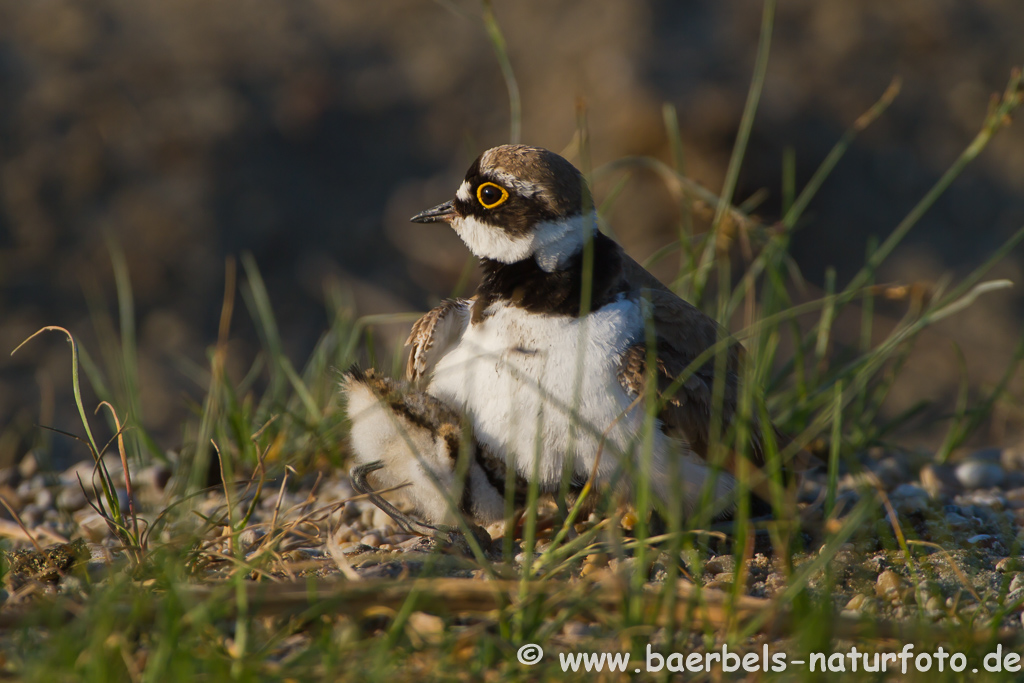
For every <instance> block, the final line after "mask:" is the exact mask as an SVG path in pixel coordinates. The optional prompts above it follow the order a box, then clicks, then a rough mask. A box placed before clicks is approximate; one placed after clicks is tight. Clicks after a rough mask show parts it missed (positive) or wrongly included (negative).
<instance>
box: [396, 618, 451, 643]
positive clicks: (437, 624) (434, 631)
mask: <svg viewBox="0 0 1024 683" xmlns="http://www.w3.org/2000/svg"><path fill="white" fill-rule="evenodd" d="M405 627H406V628H407V629H409V630H411V631H412V632H413V633H415V635H417V636H419V637H420V638H422V639H423V640H424V641H426V642H428V643H434V644H437V643H440V642H441V640H442V639H443V637H444V620H443V619H442V618H441V617H438V616H435V615H433V614H427V613H426V612H413V613H412V614H410V615H409V619H408V621H406V622H405Z"/></svg>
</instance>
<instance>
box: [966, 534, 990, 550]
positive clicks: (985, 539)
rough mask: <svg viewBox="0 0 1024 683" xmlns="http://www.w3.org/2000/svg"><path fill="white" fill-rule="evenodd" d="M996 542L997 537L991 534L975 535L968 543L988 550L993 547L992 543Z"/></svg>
mask: <svg viewBox="0 0 1024 683" xmlns="http://www.w3.org/2000/svg"><path fill="white" fill-rule="evenodd" d="M995 540H996V538H995V536H992V535H991V534H975V535H974V536H971V537H970V538H968V539H967V542H968V543H969V544H971V545H973V546H978V547H979V548H988V547H991V546H992V543H993V542H994V541H995Z"/></svg>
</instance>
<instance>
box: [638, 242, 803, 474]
mask: <svg viewBox="0 0 1024 683" xmlns="http://www.w3.org/2000/svg"><path fill="white" fill-rule="evenodd" d="M623 267H624V271H625V272H624V275H625V276H626V277H627V278H629V279H630V280H631V281H632V282H635V283H639V284H640V286H641V287H642V288H643V289H641V290H640V294H639V295H640V297H641V298H642V299H645V300H646V301H648V302H649V308H648V309H647V310H648V311H649V313H648V315H647V318H648V320H649V324H651V325H653V338H654V339H655V340H656V343H657V346H656V350H655V352H654V354H653V358H654V359H655V361H656V371H655V372H653V373H649V372H648V369H647V361H648V352H647V344H646V343H645V342H639V343H637V344H634V345H633V346H632V347H630V348H629V349H627V350H626V352H625V353H624V354H623V356H622V360H621V362H620V365H619V372H618V377H619V382H620V383H621V384H622V386H623V387H624V388H625V389H626V390H627V391H628V392H629V393H630V394H632V395H634V396H639V395H641V394H642V393H644V391H645V389H646V388H647V387H646V385H647V382H648V380H649V378H650V377H657V392H658V397H659V399H660V400H661V401H662V402H663V404H664V405H663V407H662V409H661V411H660V413H659V415H658V417H659V419H660V420H661V421H662V423H663V424H664V425H665V429H666V431H667V432H668V433H669V434H671V435H673V436H676V437H678V438H682V439H683V440H685V441H686V442H687V444H688V445H689V446H690V448H691V449H692V450H693V451H694V452H695V453H696V454H697V455H699V456H701V457H703V458H706V457H707V456H708V444H709V440H710V428H711V413H712V410H713V409H717V410H720V411H721V418H722V429H723V430H725V429H728V427H729V425H730V423H731V422H732V419H733V416H734V415H735V413H736V406H737V401H738V400H739V376H740V372H741V370H740V368H741V365H742V363H743V356H744V349H743V346H742V345H741V344H740V343H739V342H738V341H737V340H736V339H734V338H732V337H731V336H730V335H729V333H728V332H727V331H726V330H725V329H724V328H723V327H722V326H721V325H719V324H718V323H717V322H715V321H714V320H713V319H712V318H710V317H709V316H707V315H705V314H704V313H703V312H701V311H700V310H699V309H697V308H696V307H695V306H693V305H692V304H690V303H689V302H687V301H684V300H683V299H681V298H679V297H678V296H676V295H675V294H674V293H673V292H672V291H671V290H669V289H668V288H667V287H665V286H664V285H662V284H661V283H660V282H659V281H658V280H657V279H656V278H655V277H654V276H653V275H651V274H650V273H648V272H647V271H646V270H645V269H644V268H643V267H642V266H640V265H639V264H638V263H636V262H635V261H633V260H632V259H629V258H628V257H627V259H626V262H625V263H624V264H623ZM716 345H717V347H716ZM716 353H717V354H725V357H724V358H721V357H718V358H716ZM702 356H703V360H701V361H699V362H696V363H695V361H697V359H698V358H701V357H702ZM716 365H718V366H719V367H722V368H723V369H724V371H725V374H724V377H723V379H722V381H723V382H724V385H723V386H722V389H721V391H722V397H721V399H720V406H717V407H716V406H713V402H714V400H713V397H712V392H713V390H714V382H715V367H716ZM767 428H768V429H770V430H771V432H772V435H773V436H774V437H775V443H776V445H777V447H778V449H779V450H780V451H781V450H782V449H783V448H785V447H786V446H788V445H789V443H790V440H789V439H788V438H787V437H786V436H785V435H784V434H782V433H780V432H779V431H778V430H777V429H775V427H774V425H770V424H769V425H768V426H767ZM749 429H750V433H751V436H750V448H749V449H748V455H749V456H750V460H751V462H752V463H753V464H754V465H755V466H757V467H762V466H763V465H764V464H765V446H764V432H763V426H762V425H761V424H760V422H759V420H757V418H756V415H755V417H754V419H753V420H752V421H751V424H750V426H749ZM734 456H735V454H731V455H730V456H729V458H728V459H729V462H728V463H726V464H725V466H726V469H730V470H732V469H734V468H735V461H734V460H735V457H734ZM817 464H818V463H817V462H815V461H814V458H813V457H812V456H810V454H808V453H807V452H806V451H804V450H802V449H801V450H799V451H797V453H796V454H795V455H794V456H792V457H790V458H787V461H786V463H785V466H784V470H785V471H788V472H789V473H794V472H799V471H802V470H806V469H809V468H810V467H814V466H816V465H817Z"/></svg>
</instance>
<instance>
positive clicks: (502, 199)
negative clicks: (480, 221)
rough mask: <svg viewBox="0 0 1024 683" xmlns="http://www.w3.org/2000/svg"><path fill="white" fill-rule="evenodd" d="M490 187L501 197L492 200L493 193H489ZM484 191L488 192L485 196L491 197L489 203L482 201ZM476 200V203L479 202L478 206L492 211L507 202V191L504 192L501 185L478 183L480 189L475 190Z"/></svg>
mask: <svg viewBox="0 0 1024 683" xmlns="http://www.w3.org/2000/svg"><path fill="white" fill-rule="evenodd" d="M492 187H493V188H494V189H496V190H498V191H499V192H501V196H500V197H498V198H497V199H494V198H493V192H491V191H490V189H491V188H492ZM484 190H488V192H487V194H490V195H492V196H491V197H490V200H491V201H490V202H488V201H487V200H486V199H484ZM476 198H477V201H479V202H480V206H482V207H484V208H485V209H493V208H494V207H496V206H498V205H500V204H504V203H505V202H506V201H507V200H508V190H506V189H505V188H504V187H502V186H501V185H497V184H495V183H480V187H478V188H476Z"/></svg>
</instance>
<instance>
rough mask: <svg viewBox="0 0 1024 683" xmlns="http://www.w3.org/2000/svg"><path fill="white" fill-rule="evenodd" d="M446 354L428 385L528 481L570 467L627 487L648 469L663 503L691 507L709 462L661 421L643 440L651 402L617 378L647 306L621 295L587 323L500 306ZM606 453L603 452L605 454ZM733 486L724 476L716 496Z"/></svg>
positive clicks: (550, 478) (552, 479)
mask: <svg viewBox="0 0 1024 683" xmlns="http://www.w3.org/2000/svg"><path fill="white" fill-rule="evenodd" d="M489 313H490V314H489V315H488V316H487V317H486V318H485V319H484V320H483V321H482V322H480V323H477V324H471V325H469V327H468V328H467V329H466V332H465V334H464V335H463V337H462V339H461V340H460V341H459V342H458V344H457V345H456V346H455V347H454V348H453V349H451V350H450V351H449V352H448V353H446V354H445V355H444V357H443V358H441V359H440V360H439V361H438V363H437V366H436V368H435V370H434V374H433V377H432V379H431V382H430V385H429V387H428V389H427V391H428V392H429V393H431V394H433V395H434V396H437V397H438V398H441V399H442V400H446V401H449V402H451V403H452V404H454V405H458V406H459V407H461V408H462V409H463V410H464V411H465V413H466V414H467V415H468V416H469V417H470V419H471V420H472V422H473V428H474V430H475V434H476V438H477V439H479V440H480V441H482V442H484V443H485V444H487V445H488V446H490V447H491V448H492V449H493V450H494V452H495V453H499V454H501V455H502V456H503V457H504V458H505V460H506V462H508V463H512V464H514V466H515V468H516V470H517V471H518V472H519V473H520V474H521V475H522V476H523V477H525V478H527V479H528V480H532V479H534V478H536V480H537V482H538V484H539V485H540V486H541V487H542V489H547V490H552V489H553V488H555V487H557V486H558V485H559V483H560V482H561V480H562V475H563V471H564V469H563V468H565V467H567V466H568V467H570V468H571V470H572V471H573V472H575V473H577V475H578V476H580V478H581V479H582V480H586V479H587V478H588V477H589V476H590V473H591V471H592V469H593V467H594V463H595V461H598V469H597V477H596V483H597V484H598V485H602V486H608V485H613V486H615V487H616V488H618V489H619V490H621V491H623V492H625V493H629V492H631V491H633V490H634V489H635V483H636V480H635V477H636V476H637V474H638V473H639V472H641V471H643V470H645V469H646V468H644V467H643V466H642V465H641V461H642V460H644V459H646V458H642V457H641V454H644V453H648V454H649V456H648V457H649V458H650V460H649V463H650V469H649V470H648V471H649V473H650V479H649V482H650V487H651V490H652V491H653V493H654V494H655V496H656V497H658V498H660V499H661V501H662V502H664V503H669V502H670V500H672V499H676V500H678V499H679V498H681V499H682V501H683V508H684V510H686V512H687V513H690V512H693V510H694V508H695V506H696V504H697V501H698V499H699V497H700V493H701V489H702V487H703V486H704V484H705V482H706V480H707V478H708V476H709V471H708V468H707V467H706V466H705V465H704V464H703V461H702V460H701V459H700V458H699V457H697V456H696V455H695V454H694V453H693V452H692V451H690V450H689V448H688V447H687V445H686V444H685V443H683V442H681V441H678V440H676V439H673V438H670V437H668V436H666V435H665V434H664V433H663V432H662V431H661V429H659V427H660V423H657V422H656V423H655V425H654V427H655V428H654V429H653V430H649V431H650V432H652V433H651V434H650V437H649V441H648V443H646V444H645V443H644V433H645V429H644V421H645V419H644V418H645V415H644V405H643V401H642V400H641V401H635V398H636V397H634V396H631V395H629V394H627V393H626V391H625V390H624V389H623V388H622V385H621V384H620V383H619V381H618V367H619V359H620V357H621V355H622V353H623V352H624V351H625V350H626V349H627V348H629V347H630V346H631V345H633V344H634V343H636V342H638V341H642V340H643V338H644V324H643V318H642V314H641V311H640V307H639V305H638V304H637V303H636V302H635V301H631V300H628V299H623V300H621V301H618V302H615V303H613V304H609V305H607V306H604V307H602V308H601V309H599V310H598V311H595V312H593V313H591V314H589V315H588V316H586V318H585V319H580V318H573V317H568V316H565V317H550V316H544V315H538V314H531V313H527V312H526V311H524V310H523V309H519V308H515V307H512V306H505V305H500V304H499V305H495V306H492V308H491V309H490V310H489ZM599 453H600V455H598V454H599ZM734 485H735V482H734V481H733V479H732V478H731V477H729V476H728V475H726V474H724V473H720V474H719V475H718V477H717V479H716V493H715V497H716V498H718V499H723V498H724V497H726V496H728V494H729V491H730V490H731V489H732V488H733V486H734Z"/></svg>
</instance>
